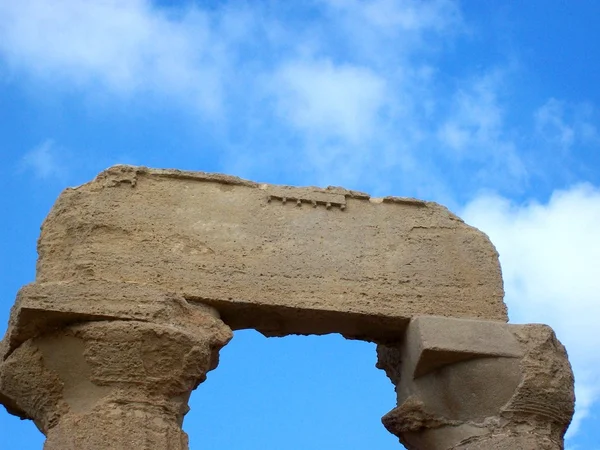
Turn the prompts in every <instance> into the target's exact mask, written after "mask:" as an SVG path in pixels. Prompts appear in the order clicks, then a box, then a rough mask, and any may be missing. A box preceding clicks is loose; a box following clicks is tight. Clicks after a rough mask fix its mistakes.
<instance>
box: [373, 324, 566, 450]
mask: <svg viewBox="0 0 600 450" xmlns="http://www.w3.org/2000/svg"><path fill="white" fill-rule="evenodd" d="M486 330H487V332H486ZM468 341H470V342H472V344H471V345H469V344H468ZM378 355H379V360H378V367H379V368H382V369H384V370H385V371H386V373H387V375H388V377H389V378H390V380H391V381H392V383H393V384H394V385H395V386H396V394H397V402H398V406H397V407H396V408H394V409H393V410H392V411H390V412H389V413H388V414H387V415H386V416H384V418H383V423H384V425H385V426H386V428H387V429H388V430H389V431H390V432H391V433H393V434H395V435H396V436H398V437H399V439H400V442H402V443H403V444H404V445H405V446H406V447H407V448H408V449H409V450H412V449H421V450H425V449H426V450H453V449H465V450H466V449H469V450H478V449H480V450H484V449H486V450H488V449H498V450H500V449H517V448H518V449H532V450H533V449H562V448H563V438H564V434H565V432H566V430H567V427H568V425H569V423H570V422H571V418H572V416H573V410H574V402H575V397H574V393H573V383H574V380H573V373H572V371H571V367H570V365H569V362H568V359H567V354H566V351H565V349H564V347H563V346H562V345H561V344H560V342H558V340H557V339H556V336H555V335H554V332H553V331H552V330H551V329H550V328H549V327H547V326H545V325H508V324H503V323H500V322H490V321H477V320H466V319H450V318H441V317H419V318H416V319H414V320H413V321H412V322H411V324H410V325H409V327H408V330H407V334H406V339H405V340H404V341H403V342H402V343H400V344H396V345H394V346H386V345H379V346H378ZM434 361H436V363H435V364H434V363H433V362H434ZM419 368H426V369H427V370H418V369H419Z"/></svg>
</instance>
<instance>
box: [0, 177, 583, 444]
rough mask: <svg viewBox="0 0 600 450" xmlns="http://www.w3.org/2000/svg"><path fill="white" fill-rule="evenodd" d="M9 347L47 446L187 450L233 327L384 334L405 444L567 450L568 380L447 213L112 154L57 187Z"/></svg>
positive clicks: (19, 396)
mask: <svg viewBox="0 0 600 450" xmlns="http://www.w3.org/2000/svg"><path fill="white" fill-rule="evenodd" d="M38 252H39V259H38V265H37V273H36V280H35V282H34V283H32V284H30V285H28V286H25V287H23V288H22V289H21V290H20V292H19V294H18V296H17V300H16V303H15V305H14V307H13V309H12V311H11V315H10V320H9V327H8V331H7V333H6V336H5V337H4V339H3V340H2V341H1V342H0V404H3V405H4V406H5V407H6V408H7V410H8V411H9V412H10V413H12V414H15V415H18V416H20V417H22V418H30V419H33V420H34V421H35V423H36V425H37V426H38V428H39V429H40V430H41V431H42V432H43V433H45V434H46V436H47V441H46V444H45V449H46V450H81V449H86V450H101V449H106V448H111V449H123V450H125V449H133V448H135V449H138V448H139V449H144V450H159V449H171V450H185V449H187V446H188V445H187V436H186V434H185V433H184V432H183V431H182V429H181V425H182V421H183V417H184V415H185V413H186V412H187V409H188V407H187V400H188V398H189V395H190V393H191V391H192V390H193V389H195V388H196V387H197V385H198V384H199V383H201V382H202V381H203V380H204V379H205V377H206V373H207V372H208V371H210V370H212V369H214V368H215V367H216V366H217V364H218V353H219V350H220V349H221V348H222V347H223V346H224V345H225V344H226V343H227V342H228V341H229V340H230V339H231V337H232V329H242V328H253V329H256V330H258V331H260V332H262V333H263V334H265V335H267V336H283V335H287V334H296V333H298V334H324V333H341V334H343V335H344V336H346V337H348V338H353V339H363V340H367V341H372V342H377V343H378V344H379V346H378V355H379V362H378V367H380V368H383V369H385V370H386V373H387V374H388V376H389V377H390V379H391V380H392V382H393V383H394V385H395V386H396V392H397V400H398V407H397V408H395V409H394V410H392V411H391V412H390V413H389V414H387V415H386V416H385V417H384V419H383V422H384V425H385V426H386V428H387V429H388V430H389V431H391V432H392V433H394V434H395V435H397V436H398V437H399V439H400V441H401V442H403V443H404V444H405V445H407V447H408V448H409V449H420V450H438V449H439V450H449V449H465V450H466V449H469V450H477V449H481V450H483V449H506V450H508V449H532V450H533V449H538V448H539V449H550V450H554V449H561V448H562V439H563V435H564V432H565V430H566V427H567V426H568V424H569V422H570V419H571V416H572V413H573V376H572V373H571V369H570V366H569V363H568V360H567V359H566V354H565V351H564V348H563V347H562V345H561V344H560V343H559V342H558V341H557V340H556V338H555V336H554V334H553V332H552V330H550V329H549V328H548V327H545V326H542V325H508V324H506V321H507V315H506V308H505V306H504V303H503V301H502V297H503V289H502V278H501V274H500V266H499V263H498V255H497V253H496V250H495V249H494V247H493V245H492V244H491V243H490V241H489V239H488V238H487V237H486V236H485V235H484V234H483V233H481V232H479V231H478V230H476V229H474V228H472V227H469V226H468V225H466V224H465V223H464V222H463V221H462V220H460V219H459V218H458V217H456V216H454V215H453V214H451V213H450V212H449V211H448V210H447V209H445V208H444V207H442V206H440V205H437V204H435V203H430V202H423V201H420V200H414V199H405V198H394V197H386V198H383V199H375V198H370V197H369V196H368V195H367V194H363V193H360V192H355V191H349V190H346V189H342V188H333V187H330V188H327V189H319V188H313V187H308V188H292V187H285V186H272V185H266V184H258V183H253V182H250V181H244V180H241V179H239V178H234V177H228V176H224V175H214V174H205V173H196V172H180V171H175V170H152V169H147V168H143V167H130V166H116V167H113V168H111V169H108V170H106V171H105V172H103V173H101V174H100V175H99V176H98V177H97V178H96V179H95V180H94V181H92V182H90V183H87V184H85V185H83V186H80V187H78V188H74V189H67V190H66V191H65V192H63V193H62V194H61V196H60V197H59V199H58V201H57V202H56V204H55V206H54V208H53V209H52V211H51V212H50V214H49V216H48V217H47V219H46V221H45V222H44V224H43V227H42V232H41V236H40V239H39V242H38Z"/></svg>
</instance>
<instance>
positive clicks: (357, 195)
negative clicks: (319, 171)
mask: <svg viewBox="0 0 600 450" xmlns="http://www.w3.org/2000/svg"><path fill="white" fill-rule="evenodd" d="M140 175H142V176H151V177H157V178H175V179H181V180H195V181H209V182H214V183H220V184H229V185H235V186H244V187H250V188H254V189H264V186H265V183H258V182H255V181H249V180H245V179H243V178H240V177H236V176H232V175H225V174H220V173H210V172H200V171H198V172H196V171H189V170H179V169H153V168H149V167H145V166H131V165H127V164H117V165H115V166H112V167H109V168H108V169H106V170H103V171H102V172H100V173H99V174H98V175H97V176H96V178H95V179H94V180H92V181H90V182H88V183H84V184H82V185H80V186H76V187H71V188H69V189H73V190H77V189H80V188H83V187H85V186H89V185H92V184H98V183H101V184H105V185H110V186H116V185H118V184H121V183H128V184H130V185H131V186H132V187H134V186H135V185H136V183H137V177H138V176H140ZM269 185H271V186H275V187H279V188H291V189H310V190H313V191H315V192H320V193H325V194H338V195H344V196H347V197H350V198H353V199H357V200H370V201H371V202H373V203H396V204H408V205H414V206H431V205H436V206H441V205H438V204H437V203H435V202H428V201H425V200H419V199H416V198H411V197H394V196H388V197H383V198H375V197H371V195H369V194H367V193H365V192H360V191H355V190H351V189H345V188H343V187H339V186H328V187H326V188H321V187H317V186H302V187H298V186H286V185H277V184H269Z"/></svg>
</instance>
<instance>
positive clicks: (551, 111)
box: [534, 98, 600, 150]
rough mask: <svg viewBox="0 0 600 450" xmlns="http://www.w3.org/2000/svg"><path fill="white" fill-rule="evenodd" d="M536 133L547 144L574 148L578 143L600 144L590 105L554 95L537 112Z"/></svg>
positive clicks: (562, 148) (568, 148)
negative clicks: (559, 98) (574, 103)
mask: <svg viewBox="0 0 600 450" xmlns="http://www.w3.org/2000/svg"><path fill="white" fill-rule="evenodd" d="M534 118H535V132H536V133H537V136H538V137H539V138H541V139H542V140H543V141H544V142H545V143H546V144H547V145H551V146H553V147H555V148H559V149H561V150H570V149H571V148H572V147H573V145H575V144H578V143H583V144H587V143H599V142H600V134H599V133H598V128H597V126H596V125H595V123H594V119H593V109H592V107H591V106H590V105H572V104H568V103H567V102H565V101H560V100H558V99H556V98H550V99H548V101H547V102H546V103H544V104H543V105H542V106H540V107H539V108H538V109H537V110H536V111H535V113H534Z"/></svg>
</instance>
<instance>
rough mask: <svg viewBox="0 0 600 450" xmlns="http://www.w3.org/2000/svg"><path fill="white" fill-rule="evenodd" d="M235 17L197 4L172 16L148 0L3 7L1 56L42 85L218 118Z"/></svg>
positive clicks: (36, 1) (36, 0) (40, 0)
mask: <svg viewBox="0 0 600 450" xmlns="http://www.w3.org/2000/svg"><path fill="white" fill-rule="evenodd" d="M236 19H239V17H236V16H235V14H234V13H231V14H229V12H228V11H223V12H222V14H221V15H218V16H217V15H214V14H212V15H211V14H209V13H207V12H205V11H202V10H200V9H198V8H195V7H192V6H190V7H188V8H186V9H185V10H181V11H175V13H172V14H169V11H167V10H160V9H158V8H156V7H154V6H153V5H152V4H151V3H150V2H149V1H145V0H129V1H117V0H106V1H101V2H80V1H78V0H58V1H55V2H47V1H44V0H23V1H18V2H2V3H0V52H2V54H3V55H4V56H5V58H6V59H7V60H8V62H9V64H10V65H11V66H12V67H13V68H14V69H16V70H25V71H26V72H27V73H28V74H30V75H32V76H34V77H36V78H38V79H42V80H53V81H54V82H63V83H66V84H67V85H68V86H77V87H79V88H85V89H92V90H93V89H98V88H100V89H106V90H108V91H110V92H111V93H113V94H116V95H132V94H137V93H154V94H161V95H167V96H170V97H171V98H175V99H177V100H178V101H185V102H187V103H189V104H191V105H193V106H195V107H198V108H200V109H201V110H204V111H206V112H209V113H211V114H215V113H217V112H218V110H219V108H220V106H221V102H222V89H223V86H222V80H221V76H222V73H223V71H224V70H225V67H224V66H226V65H227V62H228V57H227V45H228V39H231V40H235V39H236V38H237V37H238V36H236V34H235V33H228V34H225V33H226V32H228V31H230V27H229V25H230V24H231V22H232V21H235V20H236ZM238 21H241V19H240V20H238ZM238 25H239V24H238ZM240 28H241V27H240V26H236V29H238V31H239V29H240ZM56 87H58V88H60V86H56Z"/></svg>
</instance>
